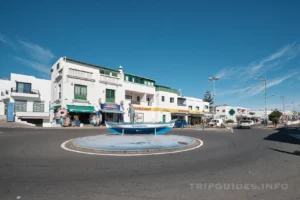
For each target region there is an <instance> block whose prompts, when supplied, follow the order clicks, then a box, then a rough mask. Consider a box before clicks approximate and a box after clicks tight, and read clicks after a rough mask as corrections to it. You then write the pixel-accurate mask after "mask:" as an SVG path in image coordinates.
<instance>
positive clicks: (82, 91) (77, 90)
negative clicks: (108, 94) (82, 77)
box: [74, 84, 87, 100]
mask: <svg viewBox="0 0 300 200" xmlns="http://www.w3.org/2000/svg"><path fill="white" fill-rule="evenodd" d="M74 99H81V100H86V99H87V86H85V85H76V84H75V86H74Z"/></svg>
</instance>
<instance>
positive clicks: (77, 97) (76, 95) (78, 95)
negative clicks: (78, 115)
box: [74, 94, 87, 100]
mask: <svg viewBox="0 0 300 200" xmlns="http://www.w3.org/2000/svg"><path fill="white" fill-rule="evenodd" d="M74 99H79V100H86V99H87V97H86V95H81V94H75V95H74Z"/></svg>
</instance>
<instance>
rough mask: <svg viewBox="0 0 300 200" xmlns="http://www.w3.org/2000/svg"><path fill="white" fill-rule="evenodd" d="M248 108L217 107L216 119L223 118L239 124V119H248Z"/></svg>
mask: <svg viewBox="0 0 300 200" xmlns="http://www.w3.org/2000/svg"><path fill="white" fill-rule="evenodd" d="M248 112H249V109H248V108H243V107H233V106H228V105H223V106H217V107H216V113H215V118H222V119H224V120H229V119H230V120H233V121H234V122H237V117H242V118H243V117H248Z"/></svg>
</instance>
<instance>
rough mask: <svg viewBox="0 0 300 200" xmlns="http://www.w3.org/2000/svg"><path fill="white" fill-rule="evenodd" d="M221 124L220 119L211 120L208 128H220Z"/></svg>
mask: <svg viewBox="0 0 300 200" xmlns="http://www.w3.org/2000/svg"><path fill="white" fill-rule="evenodd" d="M222 123H223V120H222V119H213V120H211V121H210V122H209V125H210V126H217V127H218V126H221V124H222Z"/></svg>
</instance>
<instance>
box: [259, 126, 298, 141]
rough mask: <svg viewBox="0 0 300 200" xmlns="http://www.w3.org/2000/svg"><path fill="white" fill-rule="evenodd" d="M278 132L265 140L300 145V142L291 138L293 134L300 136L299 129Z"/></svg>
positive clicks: (282, 129) (281, 129)
mask: <svg viewBox="0 0 300 200" xmlns="http://www.w3.org/2000/svg"><path fill="white" fill-rule="evenodd" d="M276 130H277V131H278V132H276V133H273V134H271V135H269V136H267V137H265V138H264V140H270V141H276V142H283V143H290V144H299V145H300V140H299V139H297V138H295V137H293V136H291V135H292V134H300V131H298V130H297V129H286V128H278V129H276Z"/></svg>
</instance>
